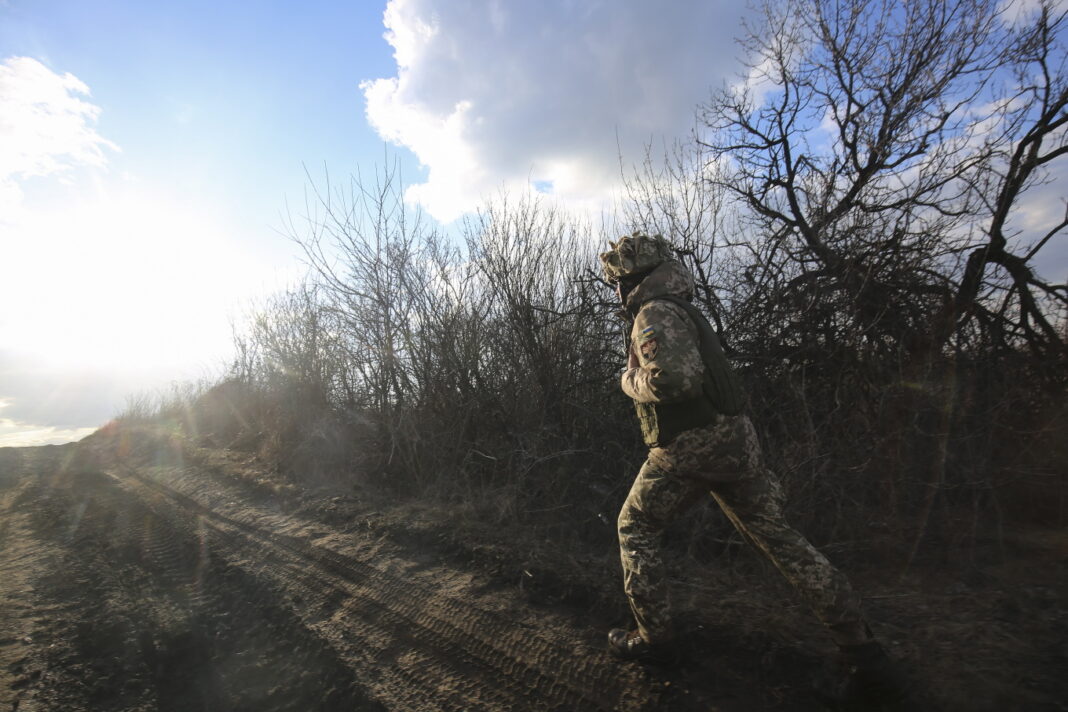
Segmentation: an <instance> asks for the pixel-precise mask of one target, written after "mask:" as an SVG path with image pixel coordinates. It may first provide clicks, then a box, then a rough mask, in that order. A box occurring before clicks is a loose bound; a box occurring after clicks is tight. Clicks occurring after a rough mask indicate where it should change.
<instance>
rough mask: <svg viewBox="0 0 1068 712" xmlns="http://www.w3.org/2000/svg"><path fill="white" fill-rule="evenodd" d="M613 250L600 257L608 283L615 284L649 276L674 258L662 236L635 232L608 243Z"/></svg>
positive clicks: (669, 246)
mask: <svg viewBox="0 0 1068 712" xmlns="http://www.w3.org/2000/svg"><path fill="white" fill-rule="evenodd" d="M608 244H609V245H611V247H612V249H611V250H609V251H608V252H602V253H601V255H600V259H601V267H602V268H603V269H604V278H605V280H606V281H608V282H611V283H612V284H615V283H617V282H619V280H621V279H626V278H628V277H636V276H641V275H645V274H648V273H649V272H651V271H652V270H653V268H654V267H656V266H657V265H659V264H661V263H663V262H666V261H668V260H670V259H673V258H674V256H675V255H674V254H673V253H672V250H671V245H670V244H668V241H667V240H665V239H664V238H663V236H661V235H652V236H650V235H645V234H642V233H640V232H635V233H633V234H631V235H624V236H623V237H621V238H619V240H618V241H616V242H612V241H611V240H609V241H608Z"/></svg>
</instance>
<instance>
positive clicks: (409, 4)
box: [361, 0, 745, 222]
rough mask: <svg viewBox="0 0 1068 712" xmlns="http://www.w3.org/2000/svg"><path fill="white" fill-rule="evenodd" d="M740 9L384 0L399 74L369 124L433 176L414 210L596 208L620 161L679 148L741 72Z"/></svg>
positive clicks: (734, 2)
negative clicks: (704, 106) (545, 205)
mask: <svg viewBox="0 0 1068 712" xmlns="http://www.w3.org/2000/svg"><path fill="white" fill-rule="evenodd" d="M744 7H745V3H744V2H743V1H742V0H722V1H721V2H708V1H707V0H685V1H683V0H680V1H678V2H672V3H648V2H639V1H638V0H616V1H615V2H575V1H574V0H551V1H548V2H539V3H504V2H500V0H464V1H455V0H450V1H449V2H446V1H445V0H390V2H389V4H388V6H387V8H386V11H385V17H384V21H385V25H386V27H387V29H388V31H387V33H386V38H387V39H388V41H389V42H390V44H391V45H392V46H393V48H394V57H395V59H396V61H397V76H396V77H392V78H385V79H376V80H373V81H366V82H363V83H362V84H361V88H362V89H363V92H364V96H365V98H366V100H367V119H368V121H369V122H370V123H371V125H372V126H373V127H374V128H375V129H376V130H377V131H378V133H379V135H381V136H382V137H383V138H384V139H385V140H387V141H391V142H393V143H395V144H397V145H400V146H405V147H407V148H409V149H411V150H412V151H413V152H414V153H415V155H416V156H417V157H418V158H419V160H420V162H421V163H422V164H423V165H424V166H426V167H427V168H428V175H427V179H426V181H425V182H424V183H422V184H419V185H413V186H411V188H410V189H409V192H408V194H407V198H408V199H409V200H411V201H414V202H417V203H419V204H421V205H422V206H423V207H424V208H426V209H427V210H428V212H430V213H431V214H432V215H433V216H434V217H436V218H438V219H439V220H442V221H446V222H447V221H450V220H452V219H455V218H456V217H458V216H459V215H461V214H462V213H464V212H466V211H470V210H472V209H474V208H476V207H477V206H478V204H479V202H480V201H481V200H482V199H483V198H484V197H486V196H489V195H492V194H495V193H496V191H497V190H498V189H500V188H502V187H503V188H504V189H505V190H507V191H508V192H511V193H519V192H524V191H527V190H534V186H535V185H537V186H538V189H540V190H541V191H542V192H548V193H551V194H552V195H553V196H555V197H557V198H559V199H561V200H562V201H564V202H566V203H568V204H571V205H579V206H587V207H597V206H599V205H600V204H602V203H603V201H604V200H605V199H606V198H607V197H608V196H609V195H610V194H611V192H612V191H613V189H614V188H615V187H616V185H617V182H618V175H619V154H620V152H622V155H623V157H624V160H625V161H628V162H630V161H636V160H637V159H638V158H639V157H640V155H641V152H642V147H643V146H644V145H645V144H646V143H648V142H650V141H654V142H659V141H661V140H662V139H666V140H668V141H671V140H673V139H675V138H678V137H681V136H683V135H685V134H686V133H687V132H688V131H689V130H690V129H691V128H692V126H693V122H694V118H693V117H694V109H695V107H696V106H697V104H699V103H700V102H702V101H703V100H705V99H706V98H707V97H708V91H709V88H710V87H711V86H714V85H719V84H720V82H721V81H723V80H724V79H727V78H728V76H729V75H730V74H731V72H732V71H733V70H734V69H735V66H736V65H735V63H734V58H735V55H736V53H737V48H736V46H735V44H734V40H733V38H734V37H735V35H737V34H739V27H740V25H739V20H740V17H741V15H742V14H743V13H744V11H745V10H744Z"/></svg>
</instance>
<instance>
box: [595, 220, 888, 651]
mask: <svg viewBox="0 0 1068 712" xmlns="http://www.w3.org/2000/svg"><path fill="white" fill-rule="evenodd" d="M627 239H628V238H624V240H627ZM648 239H649V238H646V240H648ZM622 244H623V242H622V241H621V243H620V246H621V245H622ZM616 248H617V245H613V252H610V253H605V255H602V262H604V263H605V271H606V273H607V274H608V275H609V277H612V276H613V267H614V265H613V263H612V260H613V259H614V257H613V255H614V254H615V252H616ZM650 249H653V250H659V249H661V248H659V247H657V246H655V245H654V246H653V247H652V248H650ZM662 257H663V255H662V254H654V255H653V256H652V257H651V258H650V257H649V256H646V259H647V261H648V260H651V261H653V262H654V263H655V262H656V261H657V260H658V259H661V258H662ZM640 259H641V256H640V255H639V260H640ZM616 264H618V263H616ZM618 269H619V268H618V267H616V270H617V271H616V274H618ZM623 269H624V270H625V269H626V265H624V266H623ZM624 274H625V271H624ZM669 294H671V295H676V296H679V297H683V298H686V299H691V298H692V296H693V278H692V276H691V275H690V273H689V271H688V270H687V269H686V268H685V267H684V266H683V265H681V264H680V263H678V262H676V261H674V260H672V259H668V260H666V261H662V262H659V264H658V266H656V267H655V268H654V269H652V271H651V272H649V273H648V274H647V276H645V277H644V279H642V281H641V282H640V283H639V284H638V285H637V286H636V287H634V289H633V290H632V291H631V292H630V294H629V295H628V296H627V299H626V306H627V310H626V311H627V313H628V315H633V319H634V321H633V325H632V327H631V331H630V344H631V346H630V348H631V350H632V351H633V352H634V353H635V354H636V355H637V357H638V361H639V366H638V367H636V368H629V369H628V370H627V371H626V372H625V373H624V374H623V377H622V387H623V391H624V392H626V394H627V395H628V396H630V397H631V398H632V399H633V400H634V401H635V404H636V406H637V408H638V411H639V416H640V417H641V415H642V413H643V410H642V408H643V407H646V408H648V407H649V404H654V405H658V404H672V403H679V402H684V401H688V400H689V399H693V398H696V397H700V395H701V379H702V375H703V371H704V363H703V361H702V358H701V354H700V352H699V350H698V347H697V343H698V342H697V338H698V331H697V327H696V326H695V324H694V322H693V320H692V319H691V318H690V316H689V315H688V314H687V313H686V311H685V310H684V309H683V308H682V307H681V306H679V305H677V304H674V303H672V302H669V301H666V300H663V299H657V297H662V296H664V295H669ZM643 431H646V428H645V427H644V426H643ZM646 441H647V443H648V442H649V441H650V437H649V436H648V435H647V437H646ZM651 444H652V447H651V448H650V450H649V455H648V458H647V459H646V461H645V464H644V465H643V466H642V468H641V471H640V472H639V473H638V476H637V478H636V479H635V481H634V485H633V487H631V490H630V494H629V495H628V496H627V500H626V502H625V503H624V504H623V509H622V511H620V513H619V521H618V525H619V545H620V555H621V559H622V563H623V580H624V589H625V591H626V593H627V597H628V599H629V600H630V607H631V610H632V611H633V613H634V618H635V620H636V621H637V624H638V630H639V631H640V633H641V635H642V638H644V639H645V640H646V641H648V642H650V643H659V642H666V641H669V640H670V639H671V638H672V637H673V636H674V630H673V628H672V623H671V615H670V609H669V604H668V591H667V587H666V581H665V571H664V566H663V563H662V561H661V557H660V552H659V539H660V534H661V532H662V531H663V529H664V527H665V526H666V525H667V524H668V523H670V522H671V521H672V520H673V519H674V518H676V517H677V516H679V514H681V513H682V512H683V511H684V510H685V509H686V508H687V507H688V506H690V505H691V504H693V503H694V502H695V501H696V500H697V499H699V498H700V497H701V496H703V495H704V493H706V492H709V491H710V492H711V494H712V496H713V497H714V498H715V499H716V502H717V503H719V506H720V508H721V509H722V510H723V512H724V514H726V515H727V517H728V518H729V519H730V521H731V523H732V524H733V525H734V526H735V528H736V529H737V530H738V531H739V532H740V533H741V534H742V535H744V536H745V538H746V539H748V540H749V541H750V542H751V543H752V544H753V545H755V546H756V547H757V548H758V549H759V550H760V551H761V552H762V553H763V554H764V556H766V557H767V558H768V559H769V560H770V561H771V562H772V563H773V564H774V565H775V566H776V568H778V569H779V571H780V572H782V574H783V576H785V577H786V578H787V580H789V581H790V583H791V584H793V586H794V587H795V588H796V589H797V590H798V591H799V592H800V593H801V595H802V596H803V597H804V599H805V600H806V601H807V603H808V604H809V605H810V606H811V607H812V609H813V611H814V612H815V613H816V615H817V616H818V617H819V619H820V620H821V621H822V622H823V623H824V625H826V626H827V628H828V629H829V630H830V631H831V633H832V635H833V636H834V638H835V641H836V642H837V643H838V644H839V645H855V644H859V643H863V642H865V641H866V640H868V639H869V633H868V632H867V626H866V625H865V623H864V620H863V618H862V616H861V612H860V600H859V598H858V596H857V595H856V593H854V591H853V589H852V587H851V586H850V584H849V581H848V580H847V579H846V578H845V577H844V576H843V575H842V574H841V573H839V572H838V570H837V569H835V568H834V567H833V566H832V565H831V563H830V562H829V561H828V560H827V559H826V557H824V556H823V554H821V553H820V552H818V551H817V550H816V549H815V548H814V547H813V546H812V545H811V544H810V543H809V542H808V541H807V540H806V539H805V538H804V537H803V536H802V535H801V534H799V533H798V532H797V531H796V530H794V529H793V528H792V527H790V525H789V524H787V522H786V521H785V519H784V518H783V511H782V507H783V494H782V489H781V487H780V486H779V483H778V481H777V480H776V478H775V476H774V475H773V474H772V473H771V472H770V471H769V470H768V469H767V468H766V467H765V466H764V463H763V458H762V455H761V451H760V444H759V442H758V440H757V436H756V432H755V431H754V429H753V425H752V423H751V422H750V420H749V418H748V417H746V416H745V415H736V416H727V415H721V414H714V415H712V416H711V421H710V422H707V423H705V424H702V425H700V426H697V427H690V428H688V429H686V430H683V431H682V432H681V433H679V434H678V435H677V436H675V437H673V438H672V439H671V440H670V442H664V443H661V442H653V443H651Z"/></svg>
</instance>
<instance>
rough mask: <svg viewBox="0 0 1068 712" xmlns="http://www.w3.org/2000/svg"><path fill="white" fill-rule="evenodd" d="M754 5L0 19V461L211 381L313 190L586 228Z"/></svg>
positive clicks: (137, 8) (280, 8)
mask: <svg viewBox="0 0 1068 712" xmlns="http://www.w3.org/2000/svg"><path fill="white" fill-rule="evenodd" d="M745 12H746V10H745V2H744V0H716V1H712V2H709V1H707V0H676V1H675V2H672V3H660V4H653V3H647V2H638V1H637V0H612V1H611V2H609V1H607V0H604V1H597V0H587V1H583V2H577V1H576V0H547V1H545V2H539V3H520V2H506V1H505V0H390V1H389V2H385V1H384V0H383V1H382V2H370V1H368V0H360V1H358V2H348V3H339V2H325V1H322V0H310V1H306V2H302V3H291V2H271V1H266V2H259V3H234V2H220V1H219V0H215V1H213V2H205V1H202V0H188V1H187V2H183V3H151V2H147V3H146V2H143V1H140V0H138V1H135V0H94V2H91V3H87V2H84V1H83V0H0V446H5V445H34V444H45V443H59V442H65V441H69V440H71V439H77V438H80V437H82V436H84V435H85V434H88V433H89V432H91V431H92V430H93V429H95V428H96V427H99V426H100V425H102V424H104V423H105V422H106V421H107V420H109V419H110V418H112V417H113V416H114V415H116V414H117V413H118V412H119V411H120V410H121V409H122V408H123V407H124V405H125V404H126V403H127V399H128V398H129V397H131V396H134V395H136V394H139V393H152V392H158V391H160V390H166V389H167V388H168V387H170V384H174V383H180V382H183V381H189V380H196V379H210V378H212V377H214V376H217V375H218V374H219V373H221V372H222V370H223V369H224V368H225V365H226V363H227V360H228V358H229V357H230V354H231V353H232V351H231V350H232V340H231V337H232V324H234V323H239V322H240V319H241V315H242V314H243V313H245V312H247V310H248V309H249V308H250V305H253V304H255V303H257V300H262V299H264V298H265V297H266V296H267V295H269V294H272V293H275V292H277V291H279V290H281V289H283V288H284V287H286V286H288V285H292V284H293V283H295V282H297V281H299V280H300V278H301V277H302V275H303V274H304V270H305V267H304V265H303V263H302V262H301V259H300V252H299V248H298V247H297V246H296V245H295V244H294V243H293V241H292V240H291V239H290V238H289V237H287V235H286V234H285V232H286V231H285V224H286V221H285V219H284V215H285V214H286V213H287V212H291V213H292V214H295V215H296V216H297V217H298V218H299V215H300V214H301V213H302V207H303V204H304V199H305V191H306V189H307V187H308V185H309V176H310V177H311V180H313V181H319V182H321V181H322V177H323V175H324V173H325V172H329V173H330V175H332V176H336V175H348V174H349V173H352V172H354V171H356V170H360V171H362V172H365V173H366V172H367V171H369V170H370V171H373V170H374V169H375V168H376V167H379V166H382V165H384V164H388V165H392V164H396V165H397V166H398V167H399V168H400V171H401V174H402V176H403V179H404V181H405V183H406V184H407V185H408V188H407V193H406V198H407V199H408V200H409V201H410V202H411V203H412V204H413V205H418V206H420V207H421V208H423V209H424V210H425V212H426V213H427V214H429V215H430V216H431V217H432V218H433V219H435V220H436V221H439V222H440V223H441V224H442V225H443V226H448V225H449V224H450V223H452V222H453V221H455V220H457V219H458V218H459V217H461V216H462V215H463V214H464V213H465V212H467V211H471V210H473V209H475V208H476V207H477V206H478V205H479V203H480V202H481V201H482V200H483V199H484V198H486V197H488V196H491V195H494V194H497V193H499V192H500V191H501V190H505V191H507V192H509V193H510V194H516V193H524V192H526V193H530V192H539V193H545V194H548V195H551V196H553V198H554V199H556V200H559V201H561V203H563V204H566V205H568V206H573V207H576V208H579V209H581V208H584V207H585V208H591V207H592V208H596V207H597V206H599V205H601V204H602V203H603V201H604V200H605V199H606V196H608V195H610V194H611V193H612V191H614V190H616V188H617V183H618V179H619V178H618V177H619V171H620V168H619V165H620V163H619V162H620V156H621V155H622V156H632V157H635V159H637V158H639V157H640V155H641V151H642V148H643V146H645V145H646V144H648V143H656V142H660V141H665V142H670V141H673V140H675V139H677V138H679V137H685V136H686V135H687V134H688V133H689V132H690V130H691V129H692V127H693V124H694V109H695V107H696V106H697V104H699V103H700V102H702V101H703V100H705V99H707V97H708V92H709V87H710V86H712V85H713V84H715V83H716V82H717V81H718V80H719V79H720V78H724V77H727V76H728V75H730V74H732V73H733V72H735V71H736V69H737V64H736V60H737V47H736V45H735V43H734V41H733V38H734V37H735V36H736V35H737V34H738V32H739V28H740V18H741V17H742V15H743V14H744V13H745Z"/></svg>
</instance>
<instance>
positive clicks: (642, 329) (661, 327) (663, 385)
mask: <svg viewBox="0 0 1068 712" xmlns="http://www.w3.org/2000/svg"><path fill="white" fill-rule="evenodd" d="M693 291H694V287H693V277H692V276H691V275H690V272H689V270H687V269H686V268H685V267H684V266H683V265H682V264H680V263H679V262H676V261H675V260H670V261H668V262H664V263H662V264H660V266H658V267H657V268H656V269H654V270H653V271H652V272H651V273H650V274H649V276H647V277H646V278H645V279H643V280H642V281H641V283H640V284H638V286H637V287H635V288H634V290H633V291H632V292H631V293H630V294H629V295H628V297H627V306H626V311H627V313H628V314H629V315H632V316H633V317H634V321H633V323H632V325H631V329H630V348H631V349H632V350H633V351H634V353H635V354H636V355H637V356H638V362H639V364H640V365H639V366H638V367H636V368H631V369H628V370H627V371H626V373H624V374H623V383H622V385H623V392H624V393H626V394H627V395H628V396H630V397H631V398H633V399H634V400H635V402H637V403H679V402H682V401H688V400H691V399H693V398H697V397H700V396H701V395H702V391H701V382H702V377H703V375H704V370H705V364H704V361H702V360H701V351H700V346H699V344H700V341H699V336H698V333H697V327H696V325H694V323H693V320H692V319H691V318H690V316H689V315H688V314H687V313H686V312H685V311H684V310H683V308H682V307H680V306H678V305H677V304H673V303H671V302H668V301H664V300H659V299H657V297H661V296H664V295H668V294H670V295H674V296H677V297H681V298H683V299H691V298H692V297H693Z"/></svg>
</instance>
